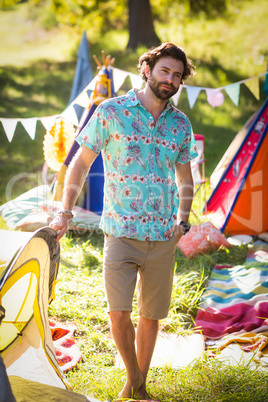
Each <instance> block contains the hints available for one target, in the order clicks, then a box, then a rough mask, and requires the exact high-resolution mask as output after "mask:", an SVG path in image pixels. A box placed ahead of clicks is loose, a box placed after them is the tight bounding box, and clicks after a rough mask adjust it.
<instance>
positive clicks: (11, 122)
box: [0, 67, 268, 142]
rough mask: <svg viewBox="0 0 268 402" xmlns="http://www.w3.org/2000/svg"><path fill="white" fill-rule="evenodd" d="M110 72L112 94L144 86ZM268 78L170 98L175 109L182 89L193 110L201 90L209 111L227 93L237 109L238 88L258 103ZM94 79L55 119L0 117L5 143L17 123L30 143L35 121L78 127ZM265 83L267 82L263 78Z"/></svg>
mask: <svg viewBox="0 0 268 402" xmlns="http://www.w3.org/2000/svg"><path fill="white" fill-rule="evenodd" d="M111 68H112V70H113V84H114V91H115V93H116V92H117V91H118V90H119V89H120V88H121V86H122V85H123V84H124V82H125V80H126V78H127V77H129V78H130V81H131V84H132V87H133V88H138V89H141V88H142V85H143V80H142V78H141V77H140V76H139V75H137V74H133V73H130V72H128V71H124V70H120V69H118V68H115V67H111ZM265 75H268V71H266V72H265V73H262V74H259V75H257V76H255V77H251V78H247V79H245V80H242V81H238V82H235V83H233V84H230V85H226V86H223V87H219V88H214V89H213V88H207V87H197V86H191V85H185V84H183V85H181V86H180V89H179V91H178V92H177V93H176V94H175V95H174V96H173V97H172V100H173V103H174V105H175V106H177V104H178V101H179V98H180V95H181V92H182V90H183V89H186V93H187V97H188V102H189V106H190V108H191V109H192V108H193V107H194V105H195V103H196V101H197V98H198V96H199V94H200V92H201V91H202V90H204V91H205V92H206V96H207V101H208V103H209V104H210V105H211V106H212V107H217V106H221V105H222V104H223V102H224V99H225V97H224V94H223V90H224V91H225V92H226V93H227V95H228V96H229V97H230V99H231V100H232V101H233V103H234V104H235V106H238V103H239V96H240V86H241V84H245V85H246V86H247V87H248V89H249V90H250V91H251V92H252V94H253V95H254V96H255V98H256V99H257V100H259V99H260V85H259V79H260V77H262V76H265ZM96 79H97V76H96V77H95V78H93V80H92V81H91V82H90V83H89V84H88V85H87V86H86V87H85V88H84V89H83V91H82V92H81V93H80V94H79V95H78V96H77V97H76V98H75V99H74V100H73V101H72V102H71V103H70V104H69V105H68V106H67V108H66V109H65V110H64V111H63V112H62V113H60V114H58V115H53V116H45V117H31V118H25V119H23V118H2V117H0V121H1V123H2V126H3V129H4V131H5V133H6V136H7V139H8V141H9V142H11V141H12V139H13V137H14V133H15V130H16V127H17V124H18V123H21V124H22V126H23V127H24V128H25V130H26V131H27V133H28V134H29V136H30V138H31V139H32V140H34V139H35V133H36V125H37V121H41V123H42V124H43V126H44V127H45V129H46V130H47V131H49V130H50V128H51V127H52V126H53V124H54V123H55V121H56V119H57V118H59V117H61V118H65V119H66V120H68V121H69V122H71V123H72V124H74V125H75V126H77V125H78V118H77V115H76V111H75V105H79V106H81V107H83V108H87V107H88V105H89V101H90V100H89V98H90V93H91V91H93V90H94V88H95V84H96ZM266 79H267V78H266Z"/></svg>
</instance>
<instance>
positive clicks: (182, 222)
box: [180, 221, 191, 235]
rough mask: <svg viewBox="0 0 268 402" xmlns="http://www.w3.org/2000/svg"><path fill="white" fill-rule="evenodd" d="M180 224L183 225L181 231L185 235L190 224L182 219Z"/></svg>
mask: <svg viewBox="0 0 268 402" xmlns="http://www.w3.org/2000/svg"><path fill="white" fill-rule="evenodd" d="M180 225H181V226H183V227H184V233H183V234H184V235H186V233H188V232H189V230H190V229H191V225H189V224H188V223H186V222H184V221H180Z"/></svg>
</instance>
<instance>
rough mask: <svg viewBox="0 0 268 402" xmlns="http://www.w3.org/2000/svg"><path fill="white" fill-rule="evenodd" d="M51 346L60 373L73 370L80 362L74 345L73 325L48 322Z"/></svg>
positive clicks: (77, 350)
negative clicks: (52, 346) (60, 370)
mask: <svg viewBox="0 0 268 402" xmlns="http://www.w3.org/2000/svg"><path fill="white" fill-rule="evenodd" d="M49 326H50V329H51V335H52V340H53V345H54V349H55V353H56V357H57V361H58V364H59V366H60V367H61V369H62V371H63V372H64V373H66V372H67V371H69V370H71V369H72V368H74V367H75V366H76V365H77V363H79V362H80V360H81V358H82V355H81V352H80V350H79V348H78V346H77V345H76V343H75V338H74V332H75V330H76V325H75V324H66V325H65V324H62V323H57V322H55V321H52V320H49Z"/></svg>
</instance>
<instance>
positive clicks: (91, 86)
mask: <svg viewBox="0 0 268 402" xmlns="http://www.w3.org/2000/svg"><path fill="white" fill-rule="evenodd" d="M97 77H98V76H97V75H96V77H94V78H93V80H92V81H90V83H89V84H88V85H87V86H86V88H85V89H84V91H85V90H87V89H91V90H92V91H94V89H95V86H96V81H97Z"/></svg>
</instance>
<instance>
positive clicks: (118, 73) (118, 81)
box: [113, 68, 129, 92]
mask: <svg viewBox="0 0 268 402" xmlns="http://www.w3.org/2000/svg"><path fill="white" fill-rule="evenodd" d="M128 74H129V73H128V72H127V71H123V70H119V69H118V68H113V79H114V91H115V92H117V91H118V89H120V88H121V86H122V85H123V84H124V82H125V79H126V78H127V76H128Z"/></svg>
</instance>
